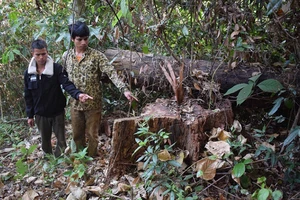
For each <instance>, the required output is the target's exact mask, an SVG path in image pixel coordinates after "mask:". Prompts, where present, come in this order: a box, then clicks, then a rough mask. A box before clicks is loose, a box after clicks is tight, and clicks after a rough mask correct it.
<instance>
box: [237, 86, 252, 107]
mask: <svg viewBox="0 0 300 200" xmlns="http://www.w3.org/2000/svg"><path fill="white" fill-rule="evenodd" d="M252 88H253V83H252V82H249V84H248V85H247V86H245V87H244V88H243V89H241V91H240V92H239V94H238V96H237V97H236V103H237V105H241V104H242V103H243V102H244V101H246V99H247V98H248V97H249V96H250V94H251V93H252Z"/></svg>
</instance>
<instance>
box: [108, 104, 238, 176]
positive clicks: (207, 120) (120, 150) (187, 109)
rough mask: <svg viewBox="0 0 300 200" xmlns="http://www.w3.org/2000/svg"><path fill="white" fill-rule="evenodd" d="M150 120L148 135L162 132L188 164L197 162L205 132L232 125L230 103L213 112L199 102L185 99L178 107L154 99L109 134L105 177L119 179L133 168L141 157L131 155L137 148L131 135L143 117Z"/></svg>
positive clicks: (119, 121) (204, 140) (116, 124)
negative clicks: (181, 151) (110, 145)
mask: <svg viewBox="0 0 300 200" xmlns="http://www.w3.org/2000/svg"><path fill="white" fill-rule="evenodd" d="M146 116H147V117H151V118H150V120H149V122H148V125H149V128H150V131H151V132H153V133H157V132H158V131H159V130H161V129H163V130H164V131H166V132H169V133H172V134H171V135H170V138H169V139H170V142H171V143H172V144H173V143H176V146H175V147H178V148H180V149H182V150H187V151H188V152H189V153H188V156H187V158H186V160H185V161H186V163H188V164H191V163H194V162H196V161H197V160H199V159H200V154H201V153H202V152H203V150H204V146H205V144H206V143H207V140H208V137H207V135H206V132H207V131H210V130H212V128H214V127H221V128H227V126H231V124H232V122H233V112H232V109H231V103H230V102H229V101H228V100H225V101H223V102H220V103H219V105H218V106H217V109H215V110H209V109H204V108H202V107H201V106H200V105H199V102H197V100H194V99H189V100H186V101H185V102H184V104H182V105H180V106H178V105H177V103H176V102H174V101H172V100H168V99H157V100H156V102H155V103H151V104H148V105H147V106H146V107H145V108H144V110H143V112H142V114H141V116H140V117H132V118H122V119H116V120H115V121H114V124H113V132H112V152H111V154H110V159H109V166H110V168H109V170H108V174H107V175H108V177H109V178H111V177H114V176H120V175H123V174H124V173H126V172H128V171H129V169H132V167H136V164H137V163H136V161H137V159H138V158H139V157H140V156H141V154H142V153H143V152H142V151H139V152H137V153H136V154H134V155H133V152H134V151H135V149H137V148H138V144H137V143H136V142H135V137H137V136H136V135H134V133H136V132H137V130H138V124H139V122H141V121H142V120H144V117H146Z"/></svg>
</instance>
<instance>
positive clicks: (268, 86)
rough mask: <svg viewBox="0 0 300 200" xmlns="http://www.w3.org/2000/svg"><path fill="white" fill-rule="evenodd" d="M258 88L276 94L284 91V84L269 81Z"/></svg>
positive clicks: (263, 82) (272, 80)
mask: <svg viewBox="0 0 300 200" xmlns="http://www.w3.org/2000/svg"><path fill="white" fill-rule="evenodd" d="M257 87H259V88H260V89H261V90H262V91H264V92H271V93H276V92H278V91H280V90H282V89H283V86H282V84H281V83H280V82H279V81H277V80H275V79H267V80H264V81H262V82H260V83H259V84H258V85H257Z"/></svg>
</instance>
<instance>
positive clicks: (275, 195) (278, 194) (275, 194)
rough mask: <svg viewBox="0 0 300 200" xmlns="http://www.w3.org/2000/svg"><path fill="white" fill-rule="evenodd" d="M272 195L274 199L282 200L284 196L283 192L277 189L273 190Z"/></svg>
mask: <svg viewBox="0 0 300 200" xmlns="http://www.w3.org/2000/svg"><path fill="white" fill-rule="evenodd" d="M272 197H273V199H274V200H280V199H282V198H283V194H282V192H281V191H280V190H275V191H274V192H272Z"/></svg>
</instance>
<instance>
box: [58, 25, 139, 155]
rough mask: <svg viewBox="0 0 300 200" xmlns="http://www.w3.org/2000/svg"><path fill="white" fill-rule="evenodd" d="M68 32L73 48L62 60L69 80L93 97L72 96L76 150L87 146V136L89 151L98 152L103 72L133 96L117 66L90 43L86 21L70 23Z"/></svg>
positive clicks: (126, 93) (128, 95) (117, 85)
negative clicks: (76, 99)
mask: <svg viewBox="0 0 300 200" xmlns="http://www.w3.org/2000/svg"><path fill="white" fill-rule="evenodd" d="M69 32H70V35H71V39H72V42H73V43H74V49H70V50H69V51H66V52H65V53H64V54H63V63H64V64H65V67H66V70H67V72H68V74H69V78H70V80H71V81H72V82H73V83H74V84H75V85H76V86H77V88H78V89H79V90H81V91H83V92H84V93H86V94H89V95H90V96H92V97H93V100H89V101H87V102H85V103H81V102H79V101H73V100H71V120H72V129H73V140H74V142H75V143H76V147H77V150H80V149H82V148H84V147H85V146H86V136H85V134H86V135H87V139H88V155H89V156H95V155H97V152H98V151H97V149H98V131H99V126H100V120H101V108H102V107H101V100H102V92H101V82H100V78H101V76H102V73H105V74H107V75H108V77H109V78H110V80H111V81H112V82H113V83H114V84H115V86H116V87H118V88H119V89H120V90H121V91H122V92H124V95H125V96H126V98H127V99H128V100H130V101H131V100H132V99H133V98H134V97H133V96H132V94H131V92H130V91H129V90H128V89H127V87H126V84H125V83H124V82H123V81H122V80H121V79H120V78H119V77H118V75H117V72H116V71H115V69H114V67H113V66H112V65H110V64H109V61H108V59H107V58H106V56H105V55H104V54H103V53H101V52H100V51H97V50H95V49H92V48H90V47H88V39H89V34H90V32H89V28H88V26H87V25H86V24H85V23H84V22H80V21H77V22H76V23H75V24H71V25H69Z"/></svg>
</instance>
